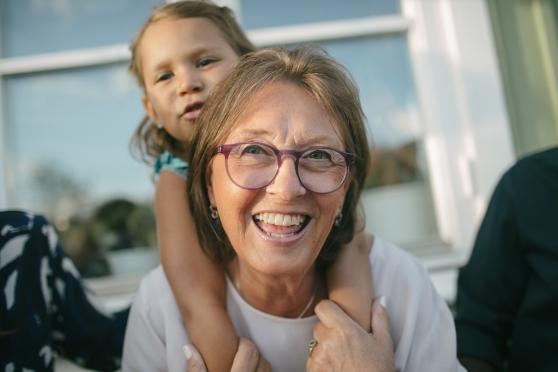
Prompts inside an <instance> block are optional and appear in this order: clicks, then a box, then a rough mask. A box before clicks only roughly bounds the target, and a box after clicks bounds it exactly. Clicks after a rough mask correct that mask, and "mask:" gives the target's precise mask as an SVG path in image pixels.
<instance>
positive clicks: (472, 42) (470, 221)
mask: <svg viewBox="0 0 558 372" xmlns="http://www.w3.org/2000/svg"><path fill="white" fill-rule="evenodd" d="M370 1H372V0H370ZM227 4H228V5H229V6H232V7H233V8H234V9H235V11H236V13H237V14H238V15H239V18H241V17H242V14H241V13H239V10H240V9H238V7H239V1H238V0H229V1H227ZM401 7H402V13H401V15H395V16H379V17H366V18H358V19H349V20H339V21H328V22H318V23H307V24H303V25H294V26H285V27H273V28H265V29H256V30H251V31H249V32H248V36H249V38H250V39H251V40H252V41H253V42H254V43H255V44H256V45H257V46H260V47H261V46H267V45H276V44H286V43H289V44H290V43H300V42H310V41H323V40H332V39H343V38H350V37H356V36H375V35H383V34H398V33H399V34H406V35H407V40H408V45H409V55H410V58H411V65H412V70H413V74H414V78H415V86H416V90H417V97H418V102H419V110H420V113H421V118H422V122H423V125H424V134H425V135H424V144H425V151H426V157H427V160H428V168H429V171H428V174H429V177H430V180H429V181H430V184H431V186H432V194H433V200H434V208H435V212H436V213H435V214H436V219H437V226H438V231H439V235H440V238H441V241H445V242H450V243H451V244H450V249H444V250H434V251H436V252H438V253H437V254H430V255H426V256H424V257H421V259H422V261H423V262H424V264H425V265H426V266H427V268H428V269H429V270H431V271H432V272H440V271H444V270H447V269H448V268H456V267H458V266H460V265H461V264H463V263H464V262H465V261H466V260H467V259H468V256H469V254H470V250H471V246H472V243H473V239H474V235H475V232H476V229H477V226H478V223H479V221H480V218H481V217H482V215H483V214H484V210H485V207H486V204H487V201H488V199H489V197H490V194H491V192H492V189H493V187H494V185H495V183H496V181H497V180H498V178H499V177H500V175H501V174H502V172H503V171H504V170H505V169H506V168H507V167H509V166H510V165H511V163H512V162H513V161H514V158H515V157H514V153H513V148H512V138H511V132H510V126H509V123H508V117H507V113H506V110H505V104H504V102H505V101H504V94H503V90H502V83H501V80H500V73H499V67H498V63H497V58H496V52H495V46H494V43H493V37H492V31H491V27H490V19H489V15H488V10H487V6H486V0H467V1H457V0H429V1H424V0H401ZM0 47H1V45H0ZM129 58H130V54H129V50H128V45H126V44H119V45H112V46H107V47H101V48H88V49H78V50H72V51H65V52H55V53H48V54H41V55H34V56H29V57H17V58H4V59H0V88H1V86H2V80H3V78H4V77H6V76H13V75H18V74H26V73H33V72H44V71H55V70H63V69H70V68H79V67H87V66H100V65H106V64H113V63H119V62H126V61H128V60H129ZM471 74H477V77H481V78H476V79H471V78H470V76H471ZM2 105H3V97H2V90H1V89H0V112H5V111H4V110H2ZM478 112H482V113H483V120H481V121H476V120H473V118H474V117H475V114H476V113H478ZM6 133H7V129H6V124H5V122H4V118H3V117H0V145H2V146H1V147H2V151H0V168H1V170H2V175H3V177H2V179H3V181H1V182H0V208H8V207H10V196H11V195H13V192H14V191H13V189H12V188H11V186H10V185H11V176H10V167H9V166H8V164H9V154H7V153H6V151H5V150H4V149H5V148H6V146H5V144H6V141H7V138H6ZM451 290H453V288H452V289H450V292H451ZM449 296H450V297H451V294H450V295H449Z"/></svg>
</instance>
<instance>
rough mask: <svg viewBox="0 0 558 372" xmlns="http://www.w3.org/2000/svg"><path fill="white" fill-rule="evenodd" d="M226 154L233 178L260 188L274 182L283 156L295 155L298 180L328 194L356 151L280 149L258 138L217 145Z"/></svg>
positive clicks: (343, 176) (250, 187)
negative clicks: (252, 140)
mask: <svg viewBox="0 0 558 372" xmlns="http://www.w3.org/2000/svg"><path fill="white" fill-rule="evenodd" d="M216 152H217V153H220V154H223V155H225V166H226V168H227V173H228V175H229V178H230V179H231V181H232V182H233V183H234V184H235V185H237V186H239V187H242V188H243V189H248V190H257V189H261V188H263V187H266V186H267V185H269V184H270V183H272V182H273V180H274V179H275V176H276V175H277V173H278V172H279V167H281V163H282V161H283V157H284V156H292V157H293V158H294V162H295V169H296V175H297V176H298V180H299V181H300V183H301V184H302V186H304V188H306V189H307V190H308V191H312V192H314V193H317V194H328V193H330V192H334V191H335V190H337V189H339V187H341V185H342V184H343V182H345V179H346V178H347V174H348V173H349V165H350V164H351V162H352V159H353V155H352V154H348V153H345V152H341V151H338V150H335V149H332V148H329V147H312V148H309V149H307V150H304V151H297V150H279V149H277V148H275V147H273V146H270V145H266V144H263V143H258V142H246V143H234V144H228V145H221V146H219V147H217V150H216Z"/></svg>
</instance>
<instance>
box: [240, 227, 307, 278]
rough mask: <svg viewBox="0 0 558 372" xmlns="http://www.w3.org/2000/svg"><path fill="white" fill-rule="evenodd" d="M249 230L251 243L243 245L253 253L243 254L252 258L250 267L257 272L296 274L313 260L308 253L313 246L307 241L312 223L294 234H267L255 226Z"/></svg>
mask: <svg viewBox="0 0 558 372" xmlns="http://www.w3.org/2000/svg"><path fill="white" fill-rule="evenodd" d="M251 230H252V233H253V234H250V235H251V236H252V243H251V244H247V245H245V248H248V247H252V249H254V251H253V252H245V253H247V254H249V255H250V256H252V257H254V261H252V263H253V265H251V266H254V268H255V269H257V271H260V272H263V273H267V274H270V275H281V274H286V273H287V272H296V271H297V270H301V269H302V270H304V269H303V268H302V267H303V266H304V267H306V266H308V264H309V263H310V261H312V260H313V259H315V257H314V254H313V252H309V250H310V249H311V247H313V246H314V245H313V244H310V243H311V242H310V241H309V238H310V236H309V235H311V231H312V223H309V224H307V225H306V226H305V227H304V228H303V229H302V230H300V231H299V232H297V233H294V234H292V233H291V234H269V233H268V232H266V231H263V230H262V229H260V228H259V227H258V226H257V225H256V224H252V225H251ZM248 263H250V262H248Z"/></svg>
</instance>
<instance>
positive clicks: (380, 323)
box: [370, 296, 392, 344]
mask: <svg viewBox="0 0 558 372" xmlns="http://www.w3.org/2000/svg"><path fill="white" fill-rule="evenodd" d="M383 303H385V297H383V296H381V297H379V298H376V299H375V300H374V302H373V303H372V311H371V312H370V316H371V319H370V324H372V333H373V334H374V336H375V337H376V338H377V339H378V340H379V341H381V342H384V343H385V342H389V343H390V344H391V342H392V341H391V335H390V333H389V319H388V315H387V313H386V309H385V307H384V304H383Z"/></svg>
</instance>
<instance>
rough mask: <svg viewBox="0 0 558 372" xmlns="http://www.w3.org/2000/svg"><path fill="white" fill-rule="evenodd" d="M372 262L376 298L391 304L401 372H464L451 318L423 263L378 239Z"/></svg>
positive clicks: (373, 249) (371, 255) (392, 333)
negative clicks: (426, 357) (458, 355)
mask: <svg viewBox="0 0 558 372" xmlns="http://www.w3.org/2000/svg"><path fill="white" fill-rule="evenodd" d="M370 259H371V264H372V274H373V281H374V291H375V296H384V297H385V300H386V311H387V313H388V314H389V322H390V331H391V335H392V339H393V341H394V344H395V345H396V355H395V357H396V365H397V366H398V369H399V370H401V371H405V370H409V369H412V370H437V371H438V370H439V371H456V370H461V369H460V368H459V363H458V362H457V358H456V352H455V329H454V325H453V318H452V315H451V312H450V311H449V308H448V306H447V304H446V303H445V302H444V300H443V299H442V298H441V297H440V295H439V294H438V293H437V292H436V289H435V288H434V286H433V285H432V282H431V281H430V276H429V275H428V271H427V270H426V269H425V267H424V266H423V265H422V263H421V262H420V261H419V259H418V258H416V257H415V256H413V255H411V254H410V253H408V252H406V251H405V250H403V249H401V248H399V247H398V246H397V245H396V244H393V243H391V242H388V241H386V240H383V239H381V238H378V237H375V239H374V244H373V246H372V252H371V254H370ZM441 344H442V345H443V346H442V345H441ZM424 355H430V357H429V359H428V360H426V359H425V358H424ZM428 366H430V367H433V368H427V367H428ZM415 367H416V368H415Z"/></svg>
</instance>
